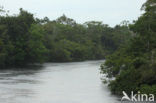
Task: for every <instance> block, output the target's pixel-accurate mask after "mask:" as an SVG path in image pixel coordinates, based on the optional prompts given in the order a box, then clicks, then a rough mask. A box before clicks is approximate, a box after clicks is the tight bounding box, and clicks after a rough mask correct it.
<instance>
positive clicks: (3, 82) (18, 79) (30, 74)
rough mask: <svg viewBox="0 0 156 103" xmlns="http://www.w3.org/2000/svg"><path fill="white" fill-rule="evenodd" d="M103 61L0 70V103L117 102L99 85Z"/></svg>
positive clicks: (49, 64) (102, 85)
mask: <svg viewBox="0 0 156 103" xmlns="http://www.w3.org/2000/svg"><path fill="white" fill-rule="evenodd" d="M102 62H103V61H87V62H73V63H46V64H43V66H42V67H31V68H24V69H11V70H1V71H0V103H119V102H118V101H117V97H115V96H113V95H111V94H110V91H109V90H108V88H107V86H106V85H104V84H102V83H101V80H100V74H99V66H100V64H101V63H102Z"/></svg>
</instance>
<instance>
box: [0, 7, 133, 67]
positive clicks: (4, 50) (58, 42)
mask: <svg viewBox="0 0 156 103" xmlns="http://www.w3.org/2000/svg"><path fill="white" fill-rule="evenodd" d="M131 37H132V32H130V30H129V28H128V27H127V26H125V25H122V26H121V25H118V26H116V27H114V28H111V27H109V26H108V25H105V24H103V23H102V22H97V21H90V22H86V23H84V24H78V23H76V21H74V20H73V19H71V18H67V17H66V16H65V15H63V16H61V17H59V18H58V19H56V20H53V21H50V20H49V18H48V17H45V18H43V19H38V18H34V16H33V14H31V13H29V12H27V11H25V10H23V9H20V13H19V14H18V15H16V16H8V15H6V16H0V67H1V68H5V67H10V66H25V65H28V64H31V63H42V62H47V61H48V62H69V61H82V60H93V59H104V58H105V57H106V55H108V54H111V53H112V52H114V51H115V50H116V49H118V47H119V46H120V45H121V44H124V43H125V42H126V41H127V40H129V38H131Z"/></svg>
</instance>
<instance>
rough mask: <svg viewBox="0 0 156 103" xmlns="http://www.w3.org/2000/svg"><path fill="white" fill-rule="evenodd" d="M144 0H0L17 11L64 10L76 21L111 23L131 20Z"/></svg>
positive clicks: (58, 13) (44, 12)
mask: <svg viewBox="0 0 156 103" xmlns="http://www.w3.org/2000/svg"><path fill="white" fill-rule="evenodd" d="M145 1H146V0H0V3H1V4H0V5H1V6H3V7H4V9H6V10H9V11H10V13H11V14H17V13H18V12H19V8H23V9H25V10H27V11H29V12H31V13H34V14H35V16H36V17H39V18H43V17H45V16H47V17H49V18H50V20H54V19H56V18H58V17H60V16H61V15H62V14H65V15H66V16H67V17H70V18H73V19H74V20H76V21H77V22H78V23H84V22H85V21H91V20H95V21H103V23H104V24H109V25H110V26H114V25H116V24H119V23H120V22H121V21H123V20H129V21H133V20H136V19H137V18H138V17H139V16H140V15H141V13H142V12H141V11H140V8H141V5H142V4H143V3H144V2H145Z"/></svg>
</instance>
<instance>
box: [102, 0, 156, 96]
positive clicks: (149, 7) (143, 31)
mask: <svg viewBox="0 0 156 103" xmlns="http://www.w3.org/2000/svg"><path fill="white" fill-rule="evenodd" d="M141 9H142V10H144V13H143V14H142V15H141V16H140V17H139V18H138V20H136V21H134V23H133V24H130V25H129V26H128V27H129V28H130V30H131V31H133V32H134V34H135V35H134V36H133V37H132V38H131V39H130V40H129V41H127V43H125V44H124V45H121V46H120V47H119V48H118V50H117V51H115V52H114V53H113V54H111V55H110V56H107V57H106V61H105V63H104V64H102V65H101V72H102V73H104V74H106V76H107V77H109V78H110V79H109V80H107V81H105V82H109V87H110V89H111V91H112V93H115V94H121V93H122V91H126V92H127V93H129V94H130V93H131V91H134V92H137V91H140V92H141V93H147V94H154V95H156V0H147V2H146V3H145V4H143V6H142V8H141Z"/></svg>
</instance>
